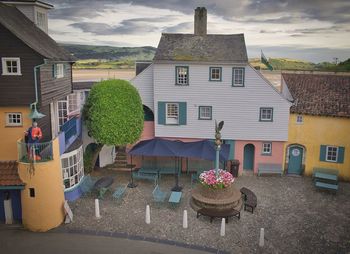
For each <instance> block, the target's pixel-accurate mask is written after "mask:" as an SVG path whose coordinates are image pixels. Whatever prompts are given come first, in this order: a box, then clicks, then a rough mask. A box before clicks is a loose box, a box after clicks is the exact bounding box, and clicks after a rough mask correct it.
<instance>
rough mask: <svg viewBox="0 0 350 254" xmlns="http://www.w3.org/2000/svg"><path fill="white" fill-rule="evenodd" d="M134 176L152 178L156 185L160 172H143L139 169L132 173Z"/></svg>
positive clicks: (143, 178)
mask: <svg viewBox="0 0 350 254" xmlns="http://www.w3.org/2000/svg"><path fill="white" fill-rule="evenodd" d="M132 177H133V178H134V179H142V180H151V181H153V182H154V185H156V184H157V181H158V173H143V172H140V171H137V172H133V173H132Z"/></svg>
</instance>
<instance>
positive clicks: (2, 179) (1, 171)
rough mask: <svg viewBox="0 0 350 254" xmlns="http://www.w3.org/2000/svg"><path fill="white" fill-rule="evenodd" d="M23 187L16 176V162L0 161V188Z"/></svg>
mask: <svg viewBox="0 0 350 254" xmlns="http://www.w3.org/2000/svg"><path fill="white" fill-rule="evenodd" d="M13 185H24V183H23V182H22V180H21V179H20V178H19V175H18V163H17V161H0V186H13Z"/></svg>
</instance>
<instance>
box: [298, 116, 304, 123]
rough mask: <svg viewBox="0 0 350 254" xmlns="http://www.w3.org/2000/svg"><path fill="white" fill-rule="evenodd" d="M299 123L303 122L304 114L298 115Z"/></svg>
mask: <svg viewBox="0 0 350 254" xmlns="http://www.w3.org/2000/svg"><path fill="white" fill-rule="evenodd" d="M297 123H299V124H301V123H303V116H302V115H297Z"/></svg>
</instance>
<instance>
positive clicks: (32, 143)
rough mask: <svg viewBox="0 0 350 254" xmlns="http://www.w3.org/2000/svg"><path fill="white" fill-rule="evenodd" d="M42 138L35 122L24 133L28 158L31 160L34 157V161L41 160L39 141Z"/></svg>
mask: <svg viewBox="0 0 350 254" xmlns="http://www.w3.org/2000/svg"><path fill="white" fill-rule="evenodd" d="M42 137H43V134H42V131H41V129H40V127H38V123H37V122H33V124H32V126H31V127H29V128H28V130H27V131H26V132H25V141H26V143H27V150H28V158H33V156H34V155H35V160H41V157H40V155H39V153H40V151H39V146H38V145H36V144H38V143H39V140H40V139H41V138H42Z"/></svg>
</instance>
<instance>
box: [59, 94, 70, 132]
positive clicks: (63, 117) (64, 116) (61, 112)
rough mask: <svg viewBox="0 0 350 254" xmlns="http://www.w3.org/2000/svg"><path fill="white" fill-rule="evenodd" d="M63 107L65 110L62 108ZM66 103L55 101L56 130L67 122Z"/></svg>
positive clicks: (65, 101)
mask: <svg viewBox="0 0 350 254" xmlns="http://www.w3.org/2000/svg"><path fill="white" fill-rule="evenodd" d="M63 105H65V108H64V106H63ZM68 106H69V105H68V101H67V100H59V101H57V119H58V129H60V128H61V126H62V125H64V124H65V123H66V122H68V120H69V119H68Z"/></svg>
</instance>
